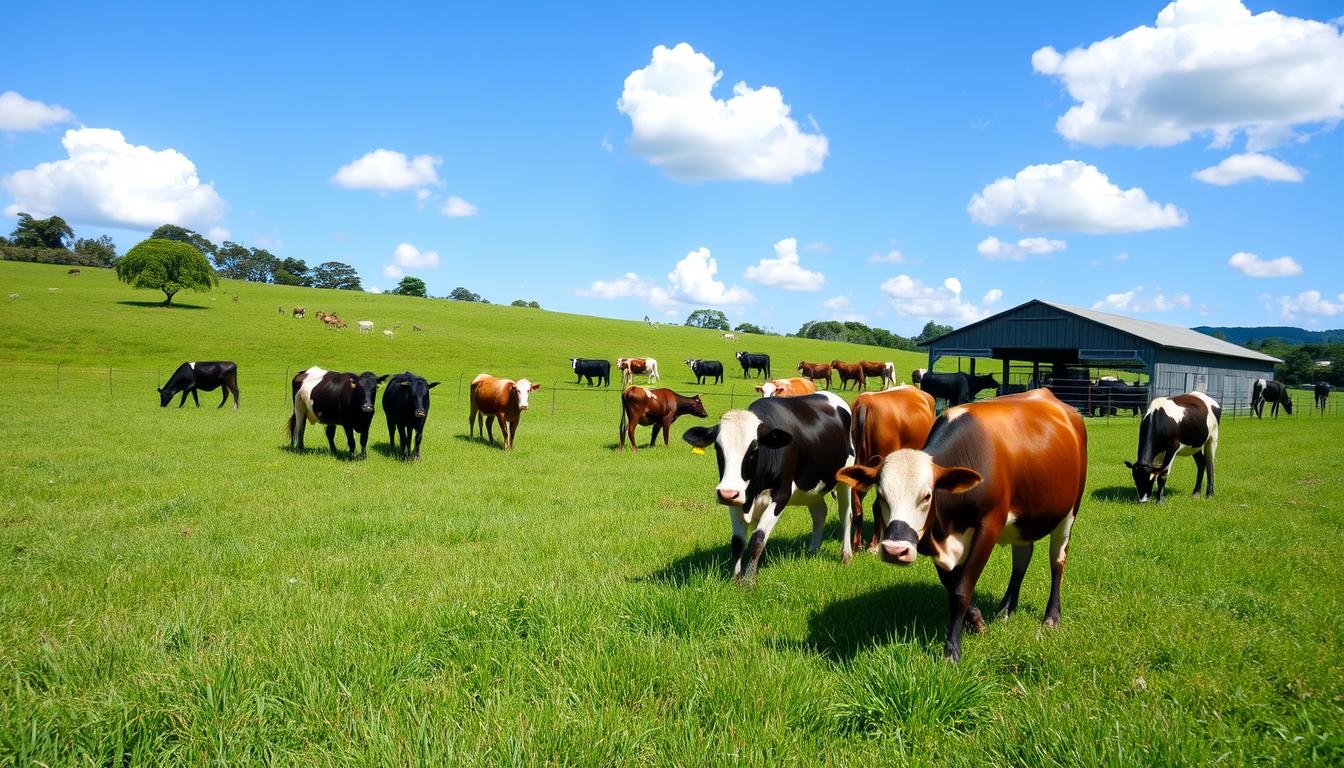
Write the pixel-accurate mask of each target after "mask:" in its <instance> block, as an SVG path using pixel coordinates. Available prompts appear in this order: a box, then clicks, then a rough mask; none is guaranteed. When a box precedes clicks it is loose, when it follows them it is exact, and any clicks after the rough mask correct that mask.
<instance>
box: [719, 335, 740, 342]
mask: <svg viewBox="0 0 1344 768" xmlns="http://www.w3.org/2000/svg"><path fill="white" fill-rule="evenodd" d="M719 338H721V339H723V340H724V341H737V334H736V333H721V334H719Z"/></svg>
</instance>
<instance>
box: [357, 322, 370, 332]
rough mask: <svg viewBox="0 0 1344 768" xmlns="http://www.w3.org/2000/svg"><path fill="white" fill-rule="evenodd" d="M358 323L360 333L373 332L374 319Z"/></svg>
mask: <svg viewBox="0 0 1344 768" xmlns="http://www.w3.org/2000/svg"><path fill="white" fill-rule="evenodd" d="M357 325H358V326H359V332H360V333H373V321H372V320H360V321H359V322H358V323H357Z"/></svg>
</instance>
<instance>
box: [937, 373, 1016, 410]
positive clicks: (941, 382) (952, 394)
mask: <svg viewBox="0 0 1344 768" xmlns="http://www.w3.org/2000/svg"><path fill="white" fill-rule="evenodd" d="M919 388H920V389H922V390H924V391H925V392H928V393H929V394H930V395H933V396H934V397H936V398H942V399H944V400H946V401H947V404H948V406H953V405H965V404H966V403H969V402H971V401H972V400H974V399H975V396H976V395H977V394H978V393H979V392H980V390H982V389H993V390H995V391H996V392H997V391H998V389H999V382H998V381H995V379H994V377H993V376H973V375H971V374H969V373H925V374H924V375H923V376H921V377H920V379H919Z"/></svg>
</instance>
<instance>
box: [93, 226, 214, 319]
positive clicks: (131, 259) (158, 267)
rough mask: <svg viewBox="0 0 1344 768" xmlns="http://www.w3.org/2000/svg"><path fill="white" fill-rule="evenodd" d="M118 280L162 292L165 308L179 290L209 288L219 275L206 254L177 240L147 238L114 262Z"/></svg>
mask: <svg viewBox="0 0 1344 768" xmlns="http://www.w3.org/2000/svg"><path fill="white" fill-rule="evenodd" d="M117 279H118V280H120V281H122V282H123V283H127V284H129V285H130V286H132V287H134V288H149V289H153V290H160V291H163V295H164V300H163V305H164V306H165V307H168V306H172V303H173V296H174V295H175V294H176V293H177V292H178V291H182V290H188V291H208V290H210V289H211V288H212V287H214V286H216V285H219V278H218V277H217V276H216V275H215V270H214V269H212V268H211V267H210V262H209V261H207V260H206V258H205V255H204V254H202V253H201V252H200V251H198V250H196V248H195V247H193V246H191V245H189V244H187V243H184V242H181V241H177V240H165V239H163V238H153V237H152V238H150V239H148V240H145V241H144V242H142V243H140V244H139V245H137V246H135V247H134V248H132V249H131V250H129V251H127V252H126V255H125V256H123V257H121V259H120V260H119V261H117Z"/></svg>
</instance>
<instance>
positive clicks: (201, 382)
mask: <svg viewBox="0 0 1344 768" xmlns="http://www.w3.org/2000/svg"><path fill="white" fill-rule="evenodd" d="M220 387H223V388H224V399H223V400H220V401H219V406H218V407H219V408H223V407H224V404H225V403H227V402H229V393H230V392H232V393H233V407H234V408H237V407H238V366H237V365H234V364H233V363H232V362H230V361H228V360H219V361H216V362H212V363H183V364H181V365H179V366H178V367H177V370H176V371H173V375H172V376H170V377H169V378H168V383H167V384H164V385H163V386H162V387H159V388H158V389H159V407H160V408H164V407H167V405H168V404H169V403H171V402H172V401H173V397H174V396H175V395H177V394H178V393H179V392H181V393H182V401H181V402H180V403H178V404H177V407H178V408H181V407H182V406H184V405H186V404H187V395H188V394H190V395H191V399H192V400H194V401H196V407H197V408H200V407H201V398H200V397H199V396H198V395H197V394H196V392H197V391H203V392H213V391H215V390H216V389H219V388H220Z"/></svg>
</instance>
